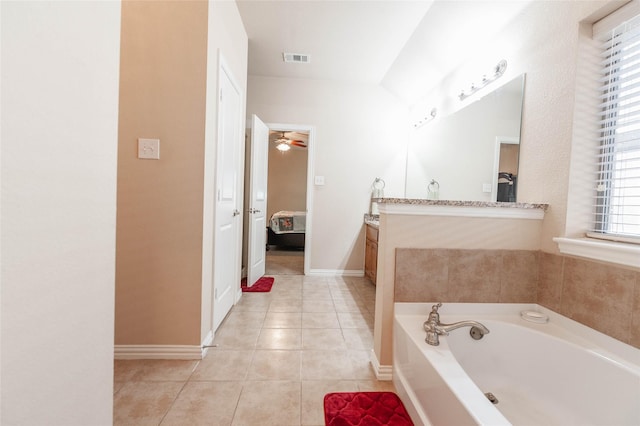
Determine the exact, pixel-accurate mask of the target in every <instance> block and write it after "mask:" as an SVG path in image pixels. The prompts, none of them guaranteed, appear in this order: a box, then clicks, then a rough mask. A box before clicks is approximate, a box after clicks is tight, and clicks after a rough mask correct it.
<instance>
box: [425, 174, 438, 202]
mask: <svg viewBox="0 0 640 426" xmlns="http://www.w3.org/2000/svg"><path fill="white" fill-rule="evenodd" d="M439 197H440V184H439V183H438V181H437V180H435V179H431V182H429V185H427V199H428V200H437V199H438V198H439Z"/></svg>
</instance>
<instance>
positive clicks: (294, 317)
mask: <svg viewBox="0 0 640 426" xmlns="http://www.w3.org/2000/svg"><path fill="white" fill-rule="evenodd" d="M262 327H263V328H301V327H302V313H301V312H267V316H266V317H265V319H264V324H263V325H262Z"/></svg>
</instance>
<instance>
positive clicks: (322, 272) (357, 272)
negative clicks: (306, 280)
mask: <svg viewBox="0 0 640 426" xmlns="http://www.w3.org/2000/svg"><path fill="white" fill-rule="evenodd" d="M308 275H311V276H316V277H336V276H339V277H364V270H363V269H311V270H309V274H308Z"/></svg>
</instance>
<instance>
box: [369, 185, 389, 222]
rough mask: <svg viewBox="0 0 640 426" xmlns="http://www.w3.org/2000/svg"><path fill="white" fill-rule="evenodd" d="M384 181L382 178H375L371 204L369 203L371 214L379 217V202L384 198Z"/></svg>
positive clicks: (372, 186)
mask: <svg viewBox="0 0 640 426" xmlns="http://www.w3.org/2000/svg"><path fill="white" fill-rule="evenodd" d="M384 186H385V183H384V180H382V179H380V178H378V177H377V178H375V180H374V181H373V184H371V202H370V203H369V214H370V215H377V214H380V211H379V210H378V200H379V199H380V198H384Z"/></svg>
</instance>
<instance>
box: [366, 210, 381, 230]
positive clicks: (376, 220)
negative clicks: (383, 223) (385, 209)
mask: <svg viewBox="0 0 640 426" xmlns="http://www.w3.org/2000/svg"><path fill="white" fill-rule="evenodd" d="M364 223H365V225H370V226H373V227H374V228H376V229H379V228H380V215H377V214H368V213H365V214H364Z"/></svg>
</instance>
